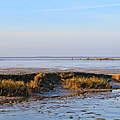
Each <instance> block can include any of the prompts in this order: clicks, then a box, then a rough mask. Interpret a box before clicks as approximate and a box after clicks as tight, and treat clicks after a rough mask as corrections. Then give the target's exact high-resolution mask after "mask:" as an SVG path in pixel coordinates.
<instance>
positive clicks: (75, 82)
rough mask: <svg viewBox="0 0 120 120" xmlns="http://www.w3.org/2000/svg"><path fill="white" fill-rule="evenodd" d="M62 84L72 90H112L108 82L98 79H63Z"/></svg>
mask: <svg viewBox="0 0 120 120" xmlns="http://www.w3.org/2000/svg"><path fill="white" fill-rule="evenodd" d="M62 84H63V86H64V87H65V88H70V89H75V90H78V89H110V88H111V85H110V84H109V83H108V81H107V80H105V79H101V78H97V77H90V78H85V77H80V78H71V79H66V80H65V79H63V80H62Z"/></svg>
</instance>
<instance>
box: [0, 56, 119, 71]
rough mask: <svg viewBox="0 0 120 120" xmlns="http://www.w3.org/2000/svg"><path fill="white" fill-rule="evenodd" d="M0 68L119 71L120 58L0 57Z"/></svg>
mask: <svg viewBox="0 0 120 120" xmlns="http://www.w3.org/2000/svg"><path fill="white" fill-rule="evenodd" d="M0 68H1V69H4V68H53V69H61V70H66V69H74V70H76V71H77V70H78V71H79V70H81V71H86V70H88V71H94V70H97V71H103V72H104V71H108V72H113V73H119V72H120V60H115V61H112V60H109V61H95V60H71V59H68V60H64V59H62V60H60V58H59V59H57V58H56V59H54V60H51V59H42V58H0Z"/></svg>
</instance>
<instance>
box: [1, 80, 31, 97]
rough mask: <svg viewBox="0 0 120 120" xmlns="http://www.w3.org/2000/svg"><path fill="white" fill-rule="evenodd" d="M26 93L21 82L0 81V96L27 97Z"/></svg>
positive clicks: (26, 90) (25, 88)
mask: <svg viewBox="0 0 120 120" xmlns="http://www.w3.org/2000/svg"><path fill="white" fill-rule="evenodd" d="M28 93H29V90H28V87H27V85H26V84H25V83H24V82H23V81H13V80H0V96H28Z"/></svg>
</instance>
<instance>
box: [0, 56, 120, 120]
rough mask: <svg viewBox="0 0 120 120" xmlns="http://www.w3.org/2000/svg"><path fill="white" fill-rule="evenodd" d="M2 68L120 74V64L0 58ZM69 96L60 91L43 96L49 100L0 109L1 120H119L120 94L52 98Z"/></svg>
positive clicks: (116, 91) (64, 91)
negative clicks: (78, 70)
mask: <svg viewBox="0 0 120 120" xmlns="http://www.w3.org/2000/svg"><path fill="white" fill-rule="evenodd" d="M0 68H57V69H84V70H87V69H89V70H94V69H97V70H107V71H110V70H112V71H119V70H120V61H117V60H116V61H92V60H71V59H68V60H65V59H64V60H63V59H61V60H60V59H54V60H53V59H43V58H42V59H40V58H0ZM72 92H73V91H71V92H70V93H72ZM70 93H69V92H67V91H66V90H64V89H63V88H60V87H57V88H55V89H54V90H52V91H50V92H47V93H45V94H44V96H47V97H48V98H46V99H43V100H37V101H32V102H29V103H18V104H13V105H12V104H11V105H3V106H0V120H31V119H32V120H44V119H45V120H118V119H119V120H120V90H113V91H112V92H104V93H90V94H88V95H87V96H81V95H80V96H73V97H65V98H64V97H63V98H61V99H58V98H51V96H62V95H65V94H70Z"/></svg>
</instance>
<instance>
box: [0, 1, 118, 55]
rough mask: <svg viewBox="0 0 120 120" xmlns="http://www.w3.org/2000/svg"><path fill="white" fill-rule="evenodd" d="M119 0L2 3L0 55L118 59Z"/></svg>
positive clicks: (0, 2) (0, 6) (0, 3)
mask: <svg viewBox="0 0 120 120" xmlns="http://www.w3.org/2000/svg"><path fill="white" fill-rule="evenodd" d="M119 44H120V0H19V1H17V0H1V1H0V56H66V55H67V56H84V55H85V56H86V55H87V56H120V52H119V51H120V47H119Z"/></svg>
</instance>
